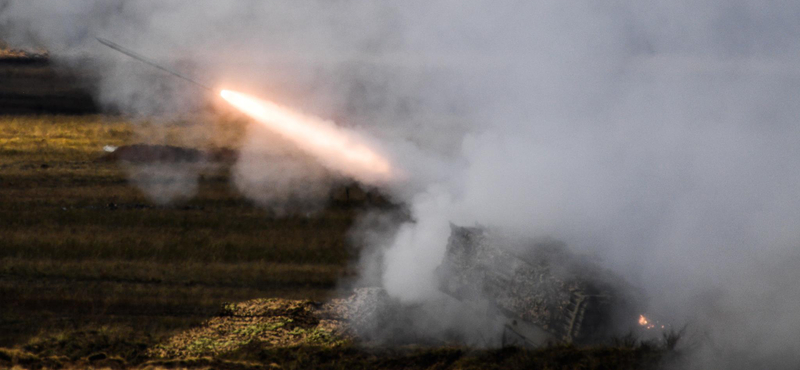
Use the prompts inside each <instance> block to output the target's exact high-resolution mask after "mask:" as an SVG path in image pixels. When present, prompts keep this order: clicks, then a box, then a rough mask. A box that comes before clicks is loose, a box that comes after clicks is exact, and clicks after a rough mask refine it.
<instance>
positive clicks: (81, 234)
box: [0, 60, 673, 369]
mask: <svg viewBox="0 0 800 370" xmlns="http://www.w3.org/2000/svg"><path fill="white" fill-rule="evenodd" d="M48 68H49V67H48V64H47V63H46V62H43V61H39V60H37V61H31V62H30V63H27V64H26V63H16V62H15V63H10V64H8V63H7V64H3V63H2V62H0V78H1V79H3V80H2V81H3V82H4V83H0V368H6V367H17V368H88V367H98V368H130V367H137V368H138V367H147V368H232V369H244V368H263V367H270V368H287V369H292V368H293V369H309V368H337V369H344V368H353V369H355V368H363V369H371V368H390V369H403V368H418V369H445V368H463V369H468V368H471V369H485V368H497V369H500V368H502V369H506V368H531V369H572V368H580V369H640V368H655V367H657V366H658V365H659V364H661V363H663V361H664V360H665V359H666V358H668V357H670V356H673V353H672V352H671V351H669V350H665V347H664V345H663V344H659V345H656V344H653V343H649V342H645V343H641V342H637V341H635V340H626V341H622V342H619V343H616V344H614V345H610V346H605V347H592V348H577V347H573V346H561V345H558V346H553V347H547V348H542V349H537V350H525V349H518V348H505V349H498V350H474V349H469V348H449V347H448V348H364V347H362V346H360V345H358V344H357V343H353V342H352V341H351V340H349V339H347V338H333V337H330V335H329V334H326V332H317V331H313V330H316V329H313V327H312V326H307V327H306V326H297V325H294V326H292V325H289V326H285V325H283V324H280V325H278V324H274V323H273V322H283V323H291V322H295V323H300V322H309V321H308V320H310V319H309V318H308V317H307V316H304V315H305V314H303V312H305V311H302V310H288V311H286V310H284V311H281V312H282V313H281V314H280V315H278V314H275V317H271V318H268V322H270V323H272V324H269V325H266V326H265V325H261V326H252V327H251V326H245V327H240V328H239V329H236V330H237V331H235V333H236V334H237V335H236V336H231V338H243V337H246V338H247V341H246V342H243V343H240V344H241V345H239V346H236V347H235V348H236V349H235V350H232V351H228V352H219V353H216V352H215V353H212V354H209V353H206V352H203V351H199V350H197V349H202V348H206V347H209V346H211V347H213V348H222V347H219V345H218V344H219V343H216V344H215V342H214V341H213V339H208V338H207V337H203V338H205V339H202V341H200V340H199V339H193V340H191V341H189V342H187V344H186V346H185V347H184V348H177V349H176V348H172V349H170V350H163V351H160V352H159V348H161V349H163V348H166V347H164V346H165V345H167V344H169V343H173V342H175V340H176V339H175V338H183V337H190V338H191V335H190V334H187V333H194V332H197V331H202V330H204V329H203V328H207V327H208V325H210V324H209V323H211V322H215V320H216V321H219V320H222V319H220V318H221V317H228V316H231V313H230V312H228V311H226V310H227V308H226V307H239V306H236V305H237V304H238V303H237V302H245V301H252V300H254V299H256V300H257V299H262V300H263V299H277V301H274V300H267V301H263V302H272V303H270V304H279V305H281V304H282V305H287V304H288V305H300V306H303V305H306V304H307V303H303V302H311V301H323V300H326V299H329V298H331V297H333V296H335V295H336V294H337V290H336V287H337V282H339V281H341V279H343V278H348V277H351V276H352V275H353V272H352V271H350V270H349V269H348V265H349V262H351V261H352V260H353V259H354V258H355V257H356V255H357V253H358V247H359V246H357V245H352V244H351V243H350V242H349V241H348V230H349V228H350V226H351V225H352V224H353V222H354V221H355V220H356V218H357V217H358V215H359V214H360V213H361V212H364V211H365V210H367V209H368V208H370V207H377V206H381V207H393V206H391V205H386V204H383V205H376V204H374V203H372V202H369V201H367V200H365V199H364V198H363V197H361V198H359V197H354V198H353V199H349V200H346V199H344V197H343V196H342V191H341V189H338V191H334V192H332V194H333V196H332V200H331V201H330V202H329V204H328V205H327V206H326V207H325V208H324V209H322V210H321V211H319V212H316V213H312V214H310V215H285V216H277V215H275V214H274V213H272V212H270V211H268V210H265V209H262V208H259V207H258V206H256V205H254V204H253V203H252V202H251V201H249V200H247V199H246V198H244V197H243V196H242V195H241V194H240V193H239V192H238V191H237V190H236V189H235V187H234V186H233V185H232V184H231V182H230V181H229V177H230V165H231V164H230V163H221V164H219V165H216V166H209V167H207V168H205V169H203V173H202V175H201V176H200V179H199V185H198V188H197V193H196V195H194V196H192V197H190V198H188V199H185V200H183V201H180V202H176V203H172V204H167V205H159V204H156V203H154V202H153V201H151V200H150V199H149V198H148V197H147V196H146V195H145V194H144V193H142V191H140V190H139V189H138V188H137V187H136V186H134V185H133V184H132V183H131V180H130V174H129V172H128V171H126V167H125V165H123V164H120V163H118V162H115V161H107V160H101V158H103V156H104V155H105V152H104V151H103V147H104V146H105V145H113V146H120V145H126V144H134V143H142V142H144V143H149V144H164V145H166V144H175V145H181V146H191V147H196V148H201V149H205V148H209V147H217V148H218V147H225V146H226V145H233V144H235V141H236V140H238V138H239V136H240V135H239V134H237V132H241V130H242V129H243V124H242V123H241V122H227V123H226V124H227V125H229V127H228V128H227V129H226V130H225V131H226V133H227V134H226V135H220V134H218V133H217V134H214V135H199V136H198V135H195V134H193V133H196V132H198V130H212V132H213V130H215V127H214V125H213V124H211V125H209V124H208V122H207V121H208V120H196V121H195V120H190V119H186V120H182V121H174V122H159V123H148V122H132V121H129V120H126V119H124V118H122V117H119V116H108V115H97V114H81V115H75V114H74V113H80V112H84V113H85V112H91V111H93V110H95V108H94V107H93V105H92V104H91V99H90V98H88V97H87V96H86V95H82V94H85V93H84V92H81V91H83V90H81V89H80V88H72V87H70V85H69V84H67V83H66V82H64V81H67V82H69V81H70V79H74V77H66V78H62V77H56V76H57V73H56V72H54V71H53V70H52V69H48ZM32 80H36V81H39V82H31V81H32ZM53 81H56V82H53ZM48 83H50V84H51V85H52V86H55V87H52V88H51V89H49V90H48V89H47V88H44V87H42V86H47V84H48ZM64 84H66V85H64ZM62 85H63V86H62ZM26 86H30V87H31V88H30V89H27V88H26ZM37 86H38V87H37ZM59 86H60V87H59ZM19 96H23V97H22V98H20V99H17V98H15V97H19ZM62 97H63V99H62ZM14 99H17V100H14ZM70 99H72V100H70ZM76 99H77V100H76ZM87 99H88V100H87ZM87 102H88V103H87ZM82 104H83V105H82ZM53 107H55V108H53ZM59 107H61V108H59ZM63 107H67V108H65V109H66V110H67V111H63V109H64V108H63ZM70 107H71V108H70ZM72 108H75V109H73V110H70V109H72ZM31 112H34V113H42V112H44V113H52V112H59V113H70V114H68V115H64V114H58V115H52V114H46V115H42V114H30V113H31ZM21 113H25V114H21ZM212 121H213V120H212ZM237 125H238V126H237ZM231 127H233V129H231ZM148 130H154V131H158V135H149V134H147V132H148ZM237 130H239V131H237ZM152 137H157V138H158V140H157V141H152V142H148V140H153V139H148V138H152ZM204 137H213V138H214V141H213V142H210V141H208V140H209V139H205V138H204ZM290 300H293V301H290ZM255 302H260V301H255ZM274 302H278V303H274ZM287 302H288V303H287ZM291 302H299V303H291ZM231 305H233V306H231ZM300 306H297V307H300ZM292 307H294V306H292ZM303 307H305V306H303ZM269 320H271V321H269ZM276 320H278V321H276ZM280 320H283V321H280ZM309 325H310V324H309ZM254 328H255V329H254ZM312 329H313V330H312ZM264 330H268V331H271V333H266V334H265V333H264V332H263V331H264ZM211 332H212V333H214V332H215V331H213V330H212V331H211ZM245 334H246V335H245ZM267 334H269V335H267ZM259 335H260V337H258V336H259ZM275 335H278V336H280V335H283V336H293V335H294V336H297V335H300V336H299V337H298V338H301V337H302V338H305V339H304V341H302V342H298V341H291V340H288V341H283V342H281V341H278V342H280V343H284V344H282V345H276V344H274V343H268V342H264V341H262V340H258V338H271V337H274V336H275ZM257 337H258V338H257ZM179 343H180V342H179ZM170 345H172V344H170ZM225 345H230V343H228V342H226V344H225ZM204 346H205V347H204ZM214 346H216V347H214ZM211 347H209V348H211ZM225 348H227V347H225ZM231 348H233V347H231ZM158 353H162V354H166V355H164V356H159V355H156V354H158ZM176 353H189V354H190V356H188V357H187V356H182V355H181V356H179V355H175V354H176Z"/></svg>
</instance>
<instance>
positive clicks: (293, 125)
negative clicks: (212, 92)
mask: <svg viewBox="0 0 800 370" xmlns="http://www.w3.org/2000/svg"><path fill="white" fill-rule="evenodd" d="M220 96H222V98H223V99H225V100H226V101H228V102H229V103H230V104H231V105H233V106H234V107H236V108H238V109H239V110H241V111H242V112H244V113H245V114H247V115H248V116H250V117H252V118H253V119H255V120H257V121H258V122H260V123H261V124H263V125H265V126H267V127H268V128H269V129H271V130H273V131H274V132H277V133H279V134H281V135H283V136H284V137H285V138H287V139H289V140H291V141H292V142H294V143H295V144H296V145H297V146H298V147H300V149H302V150H304V151H306V152H307V153H309V154H311V155H313V156H314V157H315V158H316V159H317V160H319V161H320V162H321V163H322V164H323V165H324V166H326V167H328V168H329V169H332V170H336V171H339V172H341V173H343V174H345V175H349V176H352V177H354V178H355V179H357V180H359V181H362V182H364V183H367V184H373V185H376V184H381V183H384V182H386V181H388V180H391V179H393V178H395V177H396V173H395V172H396V171H395V170H393V169H392V166H391V164H390V163H389V161H388V160H387V159H386V158H384V157H382V156H381V155H380V154H378V153H377V152H375V151H374V150H373V149H372V148H370V147H369V146H368V145H367V144H365V143H364V142H363V140H361V138H359V137H358V136H357V135H356V134H355V133H352V132H349V131H346V130H344V129H342V128H340V127H337V126H336V125H335V124H334V123H333V122H331V121H326V120H323V119H320V118H317V117H312V116H307V115H303V114H300V113H296V112H293V111H291V110H289V109H287V108H284V107H281V106H279V105H277V104H275V103H272V102H269V101H264V100H260V99H257V98H254V97H252V96H249V95H246V94H242V93H239V92H235V91H230V90H222V91H221V92H220Z"/></svg>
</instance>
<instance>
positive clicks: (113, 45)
mask: <svg viewBox="0 0 800 370" xmlns="http://www.w3.org/2000/svg"><path fill="white" fill-rule="evenodd" d="M97 41H99V42H100V43H101V44H103V45H105V46H108V47H110V48H112V49H114V50H116V51H118V52H120V53H122V54H125V55H127V56H129V57H131V58H133V59H136V60H138V61H140V62H143V63H147V64H149V65H151V66H153V67H156V68H158V69H160V70H162V71H164V72H167V73H169V74H171V75H173V76H175V77H178V78H180V79H183V80H185V81H188V82H191V83H193V84H195V85H197V86H200V87H202V88H204V89H206V90H208V91H214V90H212V89H211V88H210V87H208V86H206V85H203V84H201V83H199V82H197V81H195V80H193V79H191V78H189V77H186V76H184V75H182V74H180V73H178V72H175V71H173V70H170V69H167V68H165V67H162V66H160V65H158V64H156V62H153V61H152V60H150V59H147V58H145V57H143V56H142V55H140V54H137V53H136V52H134V51H132V50H130V49H127V48H125V47H123V46H122V45H120V44H117V43H114V42H111V41H109V40H106V39H104V38H100V37H98V38H97Z"/></svg>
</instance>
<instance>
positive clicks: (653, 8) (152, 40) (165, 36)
mask: <svg viewBox="0 0 800 370" xmlns="http://www.w3.org/2000/svg"><path fill="white" fill-rule="evenodd" d="M0 4H2V5H0V37H2V38H3V39H4V40H5V41H7V42H8V43H9V44H11V45H16V46H26V45H27V46H44V47H46V48H48V49H49V50H50V51H51V54H52V55H53V57H54V58H56V59H57V60H58V61H59V62H62V63H66V64H76V65H77V64H79V63H80V61H82V60H84V59H83V58H85V57H91V58H92V60H93V61H94V63H95V64H94V66H95V67H96V68H98V70H99V71H101V73H100V77H101V79H100V80H99V81H98V89H97V98H98V99H99V101H100V102H101V103H102V104H104V105H106V106H113V107H117V108H119V109H120V110H122V111H123V112H126V113H129V114H137V115H143V116H147V115H153V114H156V115H157V114H180V113H186V112H192V111H194V110H196V109H198V107H200V106H201V105H202V97H201V96H199V95H198V93H197V92H196V91H194V90H193V88H192V87H191V86H186V85H183V84H182V83H181V82H180V81H171V80H169V79H167V78H164V77H163V76H162V75H159V74H158V72H154V71H151V70H149V69H148V68H149V67H147V66H144V65H139V64H137V63H136V62H132V61H130V60H128V59H126V57H125V56H122V55H117V54H116V53H115V52H113V51H110V50H107V49H105V47H103V46H102V45H99V44H98V43H97V42H96V41H95V39H94V38H95V36H100V37H106V38H108V39H111V40H113V41H115V42H118V43H120V44H122V45H125V46H126V47H129V48H131V49H133V50H136V51H138V52H140V53H142V54H144V55H147V56H149V57H151V58H153V59H155V60H159V61H168V62H169V63H174V64H172V65H175V66H177V67H179V68H182V71H186V72H187V73H189V74H192V75H194V76H198V77H199V78H200V79H201V80H202V81H204V82H205V81H208V82H210V83H212V84H217V85H219V87H223V86H224V87H228V88H232V89H236V90H241V91H245V92H249V93H252V94H253V95H256V96H258V97H261V98H265V99H271V100H274V101H276V102H278V103H280V104H283V105H286V106H290V107H293V108H296V109H299V110H301V111H304V112H306V113H309V114H314V115H317V116H320V117H324V118H331V119H334V120H336V121H337V122H339V123H341V124H344V125H348V126H352V128H353V129H356V130H360V131H362V132H364V133H367V134H369V135H372V136H374V137H376V138H378V139H379V140H381V141H382V142H384V143H385V145H386V148H387V149H388V150H389V151H390V153H391V156H392V160H393V161H394V162H395V163H397V165H398V166H400V167H402V168H403V169H404V170H406V171H407V172H408V173H409V175H410V176H409V179H408V180H407V181H405V182H402V183H396V184H392V185H390V187H389V190H388V191H390V192H391V194H392V195H393V196H395V197H396V198H397V199H398V200H400V201H402V202H406V203H407V204H408V205H409V208H410V210H411V211H412V217H413V219H414V220H415V222H411V223H406V224H403V225H400V226H399V228H397V229H394V228H388V229H391V230H392V231H391V232H387V233H385V234H382V233H381V230H384V229H387V228H378V229H377V230H376V229H370V228H366V229H365V228H359V229H358V230H357V231H356V232H357V233H358V236H359V237H363V238H364V239H365V240H368V241H370V242H371V246H372V247H373V248H374V249H373V250H371V251H370V252H369V253H365V254H364V256H363V258H362V261H361V263H362V265H363V266H364V269H363V274H364V279H365V281H371V282H380V283H381V284H382V285H383V286H384V287H385V288H386V289H387V291H388V292H389V293H390V294H391V295H392V296H394V297H395V298H397V299H399V300H401V301H404V302H412V303H413V302H416V303H419V302H426V301H431V300H434V299H436V296H437V291H436V281H435V278H434V276H433V269H434V268H435V267H436V266H437V265H438V264H439V262H440V261H441V258H442V256H443V255H444V249H445V243H446V240H447V236H448V234H449V226H448V222H451V221H452V222H455V223H457V224H466V225H471V224H474V223H479V224H482V225H487V226H492V227H498V228H501V229H504V230H507V231H509V232H513V233H517V234H523V235H527V236H545V235H547V236H552V237H555V238H558V239H561V240H564V241H565V242H567V243H568V245H569V246H570V248H572V249H574V250H577V251H581V252H586V253H592V254H595V255H596V256H597V257H598V258H601V259H602V260H603V261H604V263H606V264H608V265H610V266H612V267H613V268H614V269H615V270H616V271H618V272H620V273H623V274H624V275H625V276H626V277H627V278H628V279H629V280H631V281H632V282H634V283H636V284H638V285H641V286H642V287H644V288H645V289H646V290H647V291H648V293H649V295H650V298H651V306H652V310H653V311H657V312H659V313H660V314H662V315H664V316H665V318H667V319H668V320H670V321H672V322H673V323H676V324H681V323H689V324H690V325H692V327H694V328H696V331H697V332H698V333H702V335H698V337H700V338H701V339H700V341H701V342H702V346H701V347H700V349H699V350H697V351H696V352H695V355H696V356H697V357H696V359H695V363H694V365H695V366H696V367H698V368H708V367H716V368H736V367H740V368H753V367H756V366H761V367H769V368H795V367H796V366H797V365H798V364H800V355H798V353H800V344H798V342H797V338H798V333H800V308H798V307H800V288H798V287H797V284H796V282H797V281H798V280H799V278H800V269H798V268H797V267H798V266H800V252H798V242H799V241H800V235H799V234H800V228H798V227H797V226H798V225H800V185H799V184H800V167H798V158H800V156H799V155H800V146H798V143H800V128H799V127H798V122H797V119H798V117H800V100H798V90H799V89H800V67H798V66H800V64H798V62H800V22H798V21H797V20H798V19H800V4H798V3H796V2H791V1H781V2H768V1H728V0H707V1H670V2H655V3H654V2H645V3H643V2H636V1H622V0H620V1H611V2H605V3H602V4H599V3H594V2H588V1H585V2H583V1H582V2H568V3H564V2H559V1H540V2H535V3H533V2H512V1H502V2H489V1H485V2H484V1H466V2H465V1H405V2H402V3H381V2H370V1H357V0H352V1H349V0H348V1H333V2H332V1H319V2H317V1H292V2H262V1H228V2H216V1H170V2H160V1H136V2H123V1H70V2H68V3H67V2H58V1H36V0H34V1H7V0H6V1H0ZM147 76H149V77H147ZM261 135H262V134H259V133H257V132H251V135H249V136H248V138H247V139H246V141H245V142H246V143H251V144H252V143H256V144H252V145H255V146H258V145H257V143H259V142H260V141H261V140H266V139H263V136H261ZM251 144H245V146H247V145H251ZM245 158H253V157H252V156H251V157H248V156H247V155H245ZM281 166H283V167H281ZM312 166H313V165H312ZM264 174H267V175H269V176H267V175H264ZM270 174H271V175H270ZM279 174H282V176H285V177H282V178H281V177H280V176H279ZM275 176H279V177H275ZM235 177H237V178H238V180H237V184H238V186H239V187H240V189H243V193H244V194H246V195H248V196H251V197H253V198H255V199H257V200H258V199H262V200H263V202H265V203H269V201H270V199H271V198H269V196H265V195H264V194H282V193H281V191H284V190H285V189H286V188H284V187H283V186H287V187H294V186H297V184H298V183H301V182H303V181H307V182H308V184H309V186H310V187H311V188H315V186H321V185H320V184H321V183H322V182H323V181H327V180H323V178H324V176H320V175H318V172H317V171H316V170H315V168H314V167H308V166H305V165H299V164H298V163H297V162H285V163H279V164H276V163H262V162H261V161H259V160H252V161H249V162H241V163H239V164H237V169H236V175H235ZM276 178H277V179H279V180H274V179H276ZM270 179H273V180H270ZM283 179H290V180H291V181H288V180H287V181H283ZM248 189H250V190H248ZM267 189H271V190H267ZM270 191H272V193H270ZM260 197H261V198H260ZM264 197H266V198H264ZM311 198H312V199H313V197H311ZM362 224H364V225H373V224H374V223H372V222H364V223H362ZM383 236H385V237H383ZM462 324H463V323H462Z"/></svg>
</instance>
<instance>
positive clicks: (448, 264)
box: [437, 226, 642, 342]
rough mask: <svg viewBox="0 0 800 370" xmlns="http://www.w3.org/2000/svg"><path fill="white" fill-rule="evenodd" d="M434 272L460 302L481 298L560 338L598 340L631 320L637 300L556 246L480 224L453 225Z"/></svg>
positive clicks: (610, 278) (627, 288)
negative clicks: (502, 233) (496, 231)
mask: <svg viewBox="0 0 800 370" xmlns="http://www.w3.org/2000/svg"><path fill="white" fill-rule="evenodd" d="M437 272H438V274H439V277H440V284H441V286H440V289H441V290H442V291H444V292H446V293H448V294H450V295H452V296H454V297H456V298H458V299H460V300H462V301H465V302H469V301H471V300H477V299H481V300H488V301H490V302H492V303H493V304H494V305H495V306H496V307H497V308H498V310H499V311H500V312H501V313H502V315H503V316H506V317H507V318H509V319H513V320H521V321H523V322H527V323H530V324H533V325H535V326H536V327H539V328H541V329H543V330H544V331H546V332H548V333H550V334H551V335H552V336H553V337H554V338H555V339H558V340H563V341H566V342H573V341H578V342H592V341H596V340H600V339H603V338H605V337H607V336H609V335H613V334H615V333H614V330H615V329H616V328H621V327H625V324H626V323H628V322H630V323H631V324H633V323H635V322H636V321H635V320H636V318H637V317H638V313H637V304H636V303H637V301H639V300H641V299H642V294H641V293H639V292H637V291H636V290H635V289H634V288H633V287H631V286H630V285H629V284H627V283H626V282H625V281H624V280H623V279H621V278H620V277H618V276H616V275H614V274H613V273H611V272H609V271H607V270H604V269H602V268H600V267H599V266H598V265H597V264H595V263H592V262H591V261H590V260H588V259H587V258H581V257H578V256H576V255H573V254H571V253H570V252H569V251H568V250H567V249H566V247H565V246H564V245H563V243H560V242H556V241H552V240H545V241H538V242H537V241H531V240H514V239H510V238H505V237H502V236H500V235H495V234H493V233H492V232H490V231H487V230H484V229H481V228H465V227H456V226H452V228H451V235H450V239H449V241H448V245H447V252H446V255H445V258H444V261H443V262H442V264H441V266H440V267H439V268H438V271H437ZM514 322H516V321H514ZM512 330H513V329H512ZM518 334H520V333H518ZM523 336H524V335H523Z"/></svg>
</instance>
